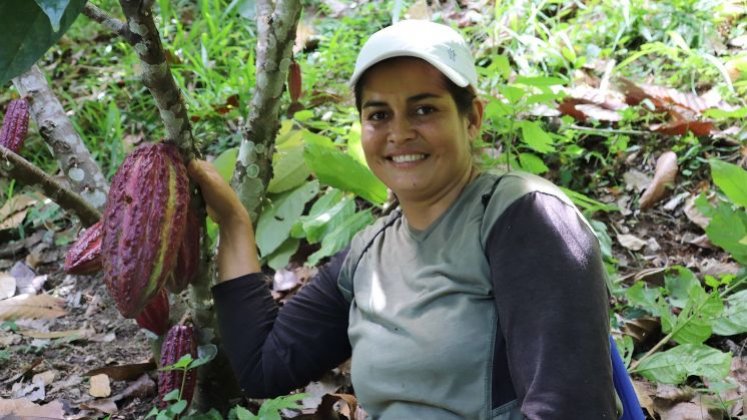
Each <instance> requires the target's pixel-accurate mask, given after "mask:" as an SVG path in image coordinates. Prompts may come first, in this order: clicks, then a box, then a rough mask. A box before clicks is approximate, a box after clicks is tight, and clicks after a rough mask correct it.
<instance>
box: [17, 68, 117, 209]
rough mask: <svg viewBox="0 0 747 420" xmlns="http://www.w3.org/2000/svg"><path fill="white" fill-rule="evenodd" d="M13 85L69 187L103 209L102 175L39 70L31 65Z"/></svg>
mask: <svg viewBox="0 0 747 420" xmlns="http://www.w3.org/2000/svg"><path fill="white" fill-rule="evenodd" d="M13 84H14V85H15V87H16V89H18V92H20V93H21V95H24V96H27V97H28V99H29V102H30V103H31V108H30V111H31V117H32V118H33V119H34V121H36V125H37V127H39V133H41V135H42V137H43V138H44V140H45V141H46V142H47V144H48V145H49V146H50V147H51V149H52V152H53V153H54V157H55V159H57V163H58V164H59V166H60V169H62V172H63V173H64V174H65V177H67V179H68V180H69V181H70V186H71V188H72V190H73V191H75V192H76V193H78V194H79V195H80V196H82V197H83V199H84V200H85V201H86V202H88V203H89V204H90V205H91V206H92V207H94V208H96V209H98V210H103V209H104V205H105V204H106V194H107V192H108V191H109V186H108V185H107V183H106V179H105V178H104V174H103V173H101V168H99V165H98V164H97V163H96V162H95V161H94V160H93V158H92V157H91V153H90V152H89V151H88V148H87V147H86V145H85V144H84V143H83V140H82V139H81V138H80V136H79V135H78V133H77V132H76V131H75V129H74V128H73V125H72V123H70V120H69V119H68V118H67V115H66V114H65V110H64V109H63V108H62V104H60V101H59V100H58V99H57V96H55V94H54V92H52V89H50V88H49V85H48V84H47V79H46V78H45V77H44V74H43V73H42V71H41V70H39V67H37V66H36V65H34V66H32V67H31V69H29V70H28V71H27V72H25V73H24V74H22V75H20V76H18V77H16V78H15V79H13Z"/></svg>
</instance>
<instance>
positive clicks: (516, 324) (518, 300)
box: [486, 192, 615, 420]
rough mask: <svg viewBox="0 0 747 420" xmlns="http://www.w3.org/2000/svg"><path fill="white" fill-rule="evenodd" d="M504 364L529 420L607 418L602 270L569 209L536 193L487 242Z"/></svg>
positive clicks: (588, 236) (610, 396)
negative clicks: (502, 341)
mask: <svg viewBox="0 0 747 420" xmlns="http://www.w3.org/2000/svg"><path fill="white" fill-rule="evenodd" d="M486 253H487V256H488V259H489V262H490V267H491V278H492V282H493V287H494V293H495V301H496V307H497V313H498V318H499V320H500V329H501V332H502V335H503V339H504V340H505V357H506V359H507V362H508V369H509V373H510V376H511V381H512V383H513V387H514V391H515V393H516V396H517V399H518V400H519V402H520V404H521V411H522V413H523V414H524V415H525V416H526V417H527V418H528V419H542V420H548V419H613V418H615V396H614V386H613V382H612V366H611V363H610V350H609V341H608V340H609V339H608V336H609V332H608V326H609V318H608V301H607V290H606V283H605V280H604V278H605V273H604V266H603V264H602V259H601V256H600V251H599V245H598V242H597V240H596V237H595V236H594V234H593V233H592V232H591V231H590V230H589V229H588V228H587V226H586V224H585V223H584V222H583V221H582V220H581V218H580V216H579V215H578V214H577V212H576V210H575V209H574V208H573V207H571V206H569V205H568V204H565V203H564V202H562V201H561V200H560V199H558V198H557V197H555V196H553V195H550V194H545V193H540V192H534V193H529V194H526V195H524V196H523V197H521V198H519V199H517V200H516V201H515V202H514V203H513V204H511V205H510V206H509V207H508V208H507V209H506V210H505V212H504V213H503V214H502V215H501V216H500V217H499V218H498V220H497V221H496V222H495V224H494V225H493V227H492V229H491V230H490V234H489V236H488V238H487V248H486Z"/></svg>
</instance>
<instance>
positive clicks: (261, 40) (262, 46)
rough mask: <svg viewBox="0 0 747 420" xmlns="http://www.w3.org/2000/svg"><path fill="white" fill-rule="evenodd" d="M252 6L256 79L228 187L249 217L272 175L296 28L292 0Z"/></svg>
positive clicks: (297, 6) (296, 7) (297, 5)
mask: <svg viewBox="0 0 747 420" xmlns="http://www.w3.org/2000/svg"><path fill="white" fill-rule="evenodd" d="M256 7H257V64H256V69H257V70H256V74H257V81H256V85H255V91H254V96H253V97H252V102H251V105H250V108H251V111H250V113H249V116H248V118H247V124H246V128H245V129H244V132H243V139H242V141H241V146H240V148H239V156H238V159H237V162H236V171H235V172H234V177H233V180H232V185H233V187H234V189H235V190H236V191H238V194H239V198H240V199H241V202H242V203H243V204H244V207H246V209H247V211H248V212H249V215H250V216H251V217H252V220H255V221H256V220H258V219H257V217H258V213H259V208H260V205H261V203H262V199H263V197H264V195H265V191H266V190H267V185H269V183H270V179H271V178H272V153H273V149H274V144H275V136H276V135H277V132H278V128H279V118H278V113H279V110H280V96H281V95H282V94H283V86H284V85H285V79H286V77H287V75H288V67H289V66H290V62H291V60H290V58H291V52H292V48H293V43H294V41H295V39H296V27H297V26H298V19H299V17H300V16H301V2H300V1H298V0H278V1H277V2H275V5H274V7H273V2H272V1H270V0H259V1H257V3H256Z"/></svg>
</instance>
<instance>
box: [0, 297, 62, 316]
mask: <svg viewBox="0 0 747 420" xmlns="http://www.w3.org/2000/svg"><path fill="white" fill-rule="evenodd" d="M64 306H65V301H64V300H62V299H60V298H56V297H54V296H50V295H47V294H41V295H18V296H15V297H12V298H10V299H5V300H2V301H0V321H7V320H11V319H19V318H35V319H39V318H41V319H52V318H58V317H61V316H64V315H66V314H67V311H65V309H64Z"/></svg>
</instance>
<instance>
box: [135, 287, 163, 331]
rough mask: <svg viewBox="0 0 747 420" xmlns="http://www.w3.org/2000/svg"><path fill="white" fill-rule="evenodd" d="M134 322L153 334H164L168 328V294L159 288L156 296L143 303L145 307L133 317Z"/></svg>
mask: <svg viewBox="0 0 747 420" xmlns="http://www.w3.org/2000/svg"><path fill="white" fill-rule="evenodd" d="M135 322H137V325H139V326H140V327H142V328H145V329H146V330H149V331H151V332H152V333H153V334H155V335H164V334H165V333H166V331H168V329H169V294H168V292H167V291H166V289H161V290H160V291H159V292H158V294H156V296H155V297H154V298H153V299H151V300H150V302H148V304H147V305H145V308H144V309H143V310H142V312H140V315H138V316H137V317H136V318H135Z"/></svg>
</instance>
